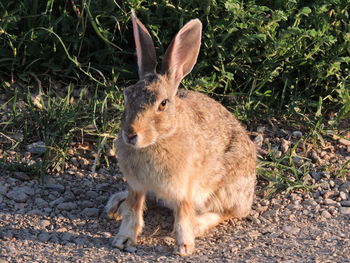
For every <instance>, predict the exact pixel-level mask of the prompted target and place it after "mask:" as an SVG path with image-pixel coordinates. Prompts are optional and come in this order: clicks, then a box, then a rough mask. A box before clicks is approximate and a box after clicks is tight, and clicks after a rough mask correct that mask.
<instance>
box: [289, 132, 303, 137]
mask: <svg viewBox="0 0 350 263" xmlns="http://www.w3.org/2000/svg"><path fill="white" fill-rule="evenodd" d="M292 136H293V137H294V138H301V137H303V133H302V132H301V131H293V132H292Z"/></svg>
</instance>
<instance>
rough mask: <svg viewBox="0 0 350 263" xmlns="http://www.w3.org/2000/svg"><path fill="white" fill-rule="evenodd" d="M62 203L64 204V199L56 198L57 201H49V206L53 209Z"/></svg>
mask: <svg viewBox="0 0 350 263" xmlns="http://www.w3.org/2000/svg"><path fill="white" fill-rule="evenodd" d="M63 202H64V198H63V197H59V198H57V199H55V200H53V201H51V202H50V203H49V205H50V206H51V207H54V206H56V205H59V204H61V203H63Z"/></svg>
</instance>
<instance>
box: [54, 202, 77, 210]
mask: <svg viewBox="0 0 350 263" xmlns="http://www.w3.org/2000/svg"><path fill="white" fill-rule="evenodd" d="M57 208H58V209H60V210H65V211H70V210H74V209H76V208H77V204H76V203H73V202H63V203H60V204H59V205H57Z"/></svg>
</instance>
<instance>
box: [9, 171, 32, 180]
mask: <svg viewBox="0 0 350 263" xmlns="http://www.w3.org/2000/svg"><path fill="white" fill-rule="evenodd" d="M12 176H13V177H14V178H16V179H18V180H21V181H29V180H30V177H29V176H28V175H27V174H26V173H24V172H14V173H13V174H12Z"/></svg>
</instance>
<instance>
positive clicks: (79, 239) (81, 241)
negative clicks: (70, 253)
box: [74, 237, 87, 245]
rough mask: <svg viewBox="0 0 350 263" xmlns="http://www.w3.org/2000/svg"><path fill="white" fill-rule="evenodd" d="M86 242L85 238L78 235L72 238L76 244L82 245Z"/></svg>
mask: <svg viewBox="0 0 350 263" xmlns="http://www.w3.org/2000/svg"><path fill="white" fill-rule="evenodd" d="M86 242H87V240H86V238H83V237H78V238H76V239H74V243H75V244H77V245H84V244H85V243H86Z"/></svg>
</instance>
